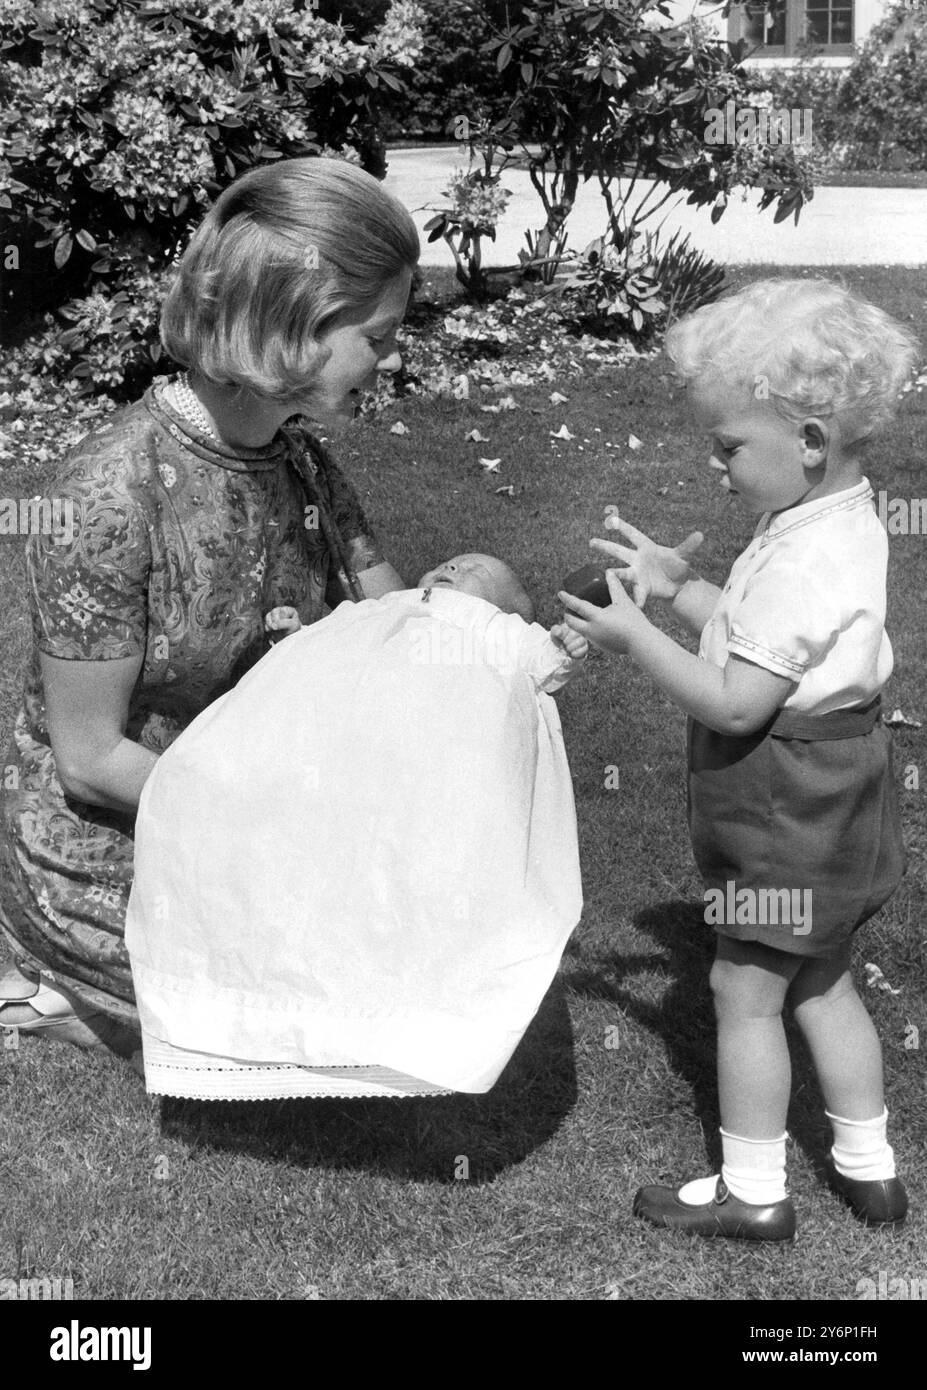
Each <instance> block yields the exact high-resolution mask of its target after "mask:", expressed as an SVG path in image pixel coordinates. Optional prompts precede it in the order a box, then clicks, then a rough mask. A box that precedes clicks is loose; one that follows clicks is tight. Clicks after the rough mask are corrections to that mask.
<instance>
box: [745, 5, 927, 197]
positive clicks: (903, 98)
mask: <svg viewBox="0 0 927 1390" xmlns="http://www.w3.org/2000/svg"><path fill="white" fill-rule="evenodd" d="M816 57H817V55H816V53H815V51H814V50H813V49H810V48H809V49H808V50H807V51H806V52H805V53H804V54H803V56H802V58H801V60H800V62H798V63H797V64H796V65H795V67H794V68H792V69H788V70H784V71H781V72H780V71H776V72H763V73H758V74H755V75H754V77H753V79H752V86H753V87H754V89H755V90H760V89H763V90H765V91H766V92H768V94H769V98H770V100H771V102H772V104H773V105H774V106H778V107H782V106H785V107H789V108H790V109H800V108H807V109H809V110H811V111H812V113H813V127H814V141H815V145H816V146H817V147H819V148H820V149H821V150H822V151H823V152H825V153H826V155H827V156H828V157H829V160H830V163H831V164H832V165H833V166H836V167H839V168H844V169H854V170H869V169H889V168H892V167H894V166H896V165H902V166H904V167H907V168H909V169H927V10H925V9H924V8H923V7H920V8H916V9H915V8H913V7H912V6H911V5H910V4H908V3H900V4H895V5H893V6H892V8H891V9H890V10H889V11H888V12H887V14H886V15H885V16H884V18H883V19H882V20H881V21H880V23H879V24H877V25H876V26H875V27H874V28H873V29H872V30H871V32H870V34H869V36H868V38H867V39H866V42H865V43H864V44H863V45H862V46H861V48H860V49H859V51H858V52H857V55H856V57H855V59H854V61H853V63H852V65H851V66H850V67H848V68H844V69H838V70H836V71H835V70H834V69H829V68H822V67H821V66H820V64H819V63H818V62H817V61H816Z"/></svg>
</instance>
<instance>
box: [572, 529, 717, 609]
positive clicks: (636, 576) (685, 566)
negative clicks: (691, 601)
mask: <svg viewBox="0 0 927 1390" xmlns="http://www.w3.org/2000/svg"><path fill="white" fill-rule="evenodd" d="M605 527H606V530H609V531H620V532H621V533H622V535H624V536H626V537H627V539H628V540H629V541H630V542H631V543H632V545H633V546H634V549H633V550H631V549H629V547H628V546H626V545H618V544H617V543H616V542H615V541H603V540H592V541H590V542H589V544H590V545H591V546H592V548H593V550H597V551H599V553H600V554H601V555H603V556H605V557H607V558H608V559H609V560H612V561H614V560H620V561H621V562H622V564H623V565H624V566H625V568H624V569H616V570H612V571H610V573H613V574H616V575H617V576H618V578H619V579H620V580H621V583H622V584H624V585H626V586H627V587H628V588H629V589H630V590H631V596H632V597H633V599H634V602H635V603H636V604H637V606H638V608H643V606H644V604H645V603H646V602H647V600H648V598H661V599H670V600H672V599H674V598H675V597H676V595H677V594H678V593H679V590H680V589H681V588H682V586H683V585H684V584H686V583H688V581H689V580H690V579H697V578H698V575H697V574H696V572H695V570H694V569H692V567H691V565H690V564H689V560H690V559H691V557H692V556H693V555H694V554H695V552H696V550H698V548H699V546H700V545H701V544H702V541H703V540H704V539H705V538H704V536H703V535H702V533H701V531H693V532H692V533H691V534H690V535H688V536H686V538H685V540H684V541H682V542H681V543H680V544H679V545H677V546H676V547H675V548H673V547H672V546H668V545H657V543H656V542H655V541H652V540H651V539H650V537H649V536H645V535H644V533H643V531H638V530H636V529H635V528H634V527H633V526H630V525H629V524H628V523H627V522H626V521H622V520H620V518H619V517H618V516H617V515H616V514H615V513H614V512H609V513H608V514H607V516H606V519H605ZM609 587H611V585H609Z"/></svg>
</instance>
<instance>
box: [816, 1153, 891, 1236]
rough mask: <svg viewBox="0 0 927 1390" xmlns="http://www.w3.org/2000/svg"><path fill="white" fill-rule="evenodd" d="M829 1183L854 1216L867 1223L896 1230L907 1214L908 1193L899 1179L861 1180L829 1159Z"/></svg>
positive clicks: (867, 1224)
mask: <svg viewBox="0 0 927 1390" xmlns="http://www.w3.org/2000/svg"><path fill="white" fill-rule="evenodd" d="M827 1184H828V1186H829V1187H830V1188H831V1189H832V1190H833V1191H834V1192H836V1193H837V1195H838V1196H840V1197H842V1198H843V1200H844V1201H845V1202H846V1203H847V1205H848V1206H849V1208H850V1210H851V1211H852V1213H853V1215H854V1216H855V1217H857V1218H858V1220H860V1221H862V1222H863V1224H864V1225H866V1226H887V1227H889V1228H891V1229H892V1230H897V1228H898V1227H899V1226H902V1225H904V1219H905V1217H906V1216H907V1214H908V1194H907V1192H905V1189H904V1183H903V1182H902V1181H901V1179H900V1178H885V1179H883V1180H882V1181H880V1182H879V1181H877V1182H861V1181H859V1180H858V1179H857V1178H845V1177H844V1176H843V1174H842V1173H838V1172H837V1169H836V1166H835V1165H834V1160H833V1159H832V1158H828V1160H827Z"/></svg>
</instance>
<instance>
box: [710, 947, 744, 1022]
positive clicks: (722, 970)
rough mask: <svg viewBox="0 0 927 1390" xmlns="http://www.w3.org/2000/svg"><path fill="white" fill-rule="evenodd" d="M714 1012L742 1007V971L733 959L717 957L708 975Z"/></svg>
mask: <svg viewBox="0 0 927 1390" xmlns="http://www.w3.org/2000/svg"><path fill="white" fill-rule="evenodd" d="M708 983H709V985H710V987H711V997H712V999H713V1000H714V1005H715V1013H716V1014H718V1015H719V1016H720V1015H721V1014H725V1013H733V1012H735V1010H736V1011H738V1012H740V1011H742V1009H743V1003H744V998H743V995H744V990H743V971H742V970H740V969H739V968H738V966H736V965H735V964H734V962H733V961H730V960H723V959H717V960H715V962H714V964H713V965H712V967H711V973H710V975H709V976H708Z"/></svg>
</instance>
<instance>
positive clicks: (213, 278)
mask: <svg viewBox="0 0 927 1390" xmlns="http://www.w3.org/2000/svg"><path fill="white" fill-rule="evenodd" d="M419 251H420V248H419V239H418V233H417V231H416V230H415V224H414V222H413V221H412V218H411V217H410V216H409V213H408V212H407V211H406V209H405V208H404V207H403V206H402V204H401V203H400V202H399V201H398V200H397V199H396V198H394V197H393V196H392V194H390V193H387V192H386V190H385V189H384V188H383V187H382V185H381V184H380V183H378V182H377V180H376V179H375V178H373V177H372V176H371V175H370V174H366V173H364V171H363V170H362V169H359V168H358V167H357V166H356V165H354V164H350V163H348V162H347V161H346V160H341V159H329V158H322V157H318V156H313V157H310V158H306V159H285V160H281V161H280V162H279V163H275V164H268V165H264V166H263V167H261V168H259V169H252V170H250V171H249V172H248V173H247V174H244V175H243V176H242V177H241V178H240V179H237V180H236V181H235V183H233V184H231V185H230V186H229V187H228V188H227V189H225V191H224V192H223V193H222V194H221V195H220V197H219V198H218V199H217V201H216V202H215V204H214V205H213V207H212V208H211V209H210V211H209V213H208V214H207V215H206V217H205V218H204V220H203V222H202V223H201V224H200V226H199V227H198V228H197V230H196V232H195V233H194V235H193V237H192V239H191V241H190V244H189V246H188V247H187V249H186V251H185V252H184V254H183V256H182V257H181V260H180V264H179V266H178V269H177V275H176V278H175V279H174V282H173V284H172V286H171V288H170V290H169V291H168V294H167V296H166V298H165V301H164V306H163V308H162V311H161V341H162V343H163V344H164V348H165V350H166V352H168V353H169V354H170V356H171V357H172V358H173V359H174V361H175V362H179V363H180V364H181V365H182V366H184V367H189V368H192V369H194V370H196V371H197V372H201V373H202V374H203V375H204V376H206V377H208V378H209V380H211V381H214V382H217V383H219V384H220V385H225V386H228V385H236V386H242V387H247V388H248V389H250V390H252V391H254V392H255V393H256V394H258V395H260V396H264V397H266V398H267V399H270V400H278V401H280V400H282V401H286V400H288V399H289V398H290V397H292V396H294V395H296V394H297V393H304V392H305V389H306V387H307V385H311V384H312V380H313V378H314V377H315V375H316V374H317V372H318V371H319V370H320V368H321V367H322V365H323V364H324V361H325V358H326V357H327V355H328V354H327V352H326V351H325V350H324V349H323V348H322V346H321V345H320V344H319V342H318V337H319V335H320V333H322V332H323V331H324V329H325V328H330V327H331V326H332V324H333V322H334V321H335V320H336V318H337V316H338V315H340V314H344V313H349V312H352V311H355V310H360V309H364V308H368V307H373V306H374V305H375V303H376V301H377V299H379V298H380V296H381V295H382V294H383V292H384V291H385V289H386V288H387V286H388V285H389V284H390V282H391V281H392V280H394V279H395V278H396V276H398V275H399V274H400V273H401V272H402V270H403V269H404V268H406V267H409V268H411V269H414V267H415V265H416V263H417V261H418V257H419Z"/></svg>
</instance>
